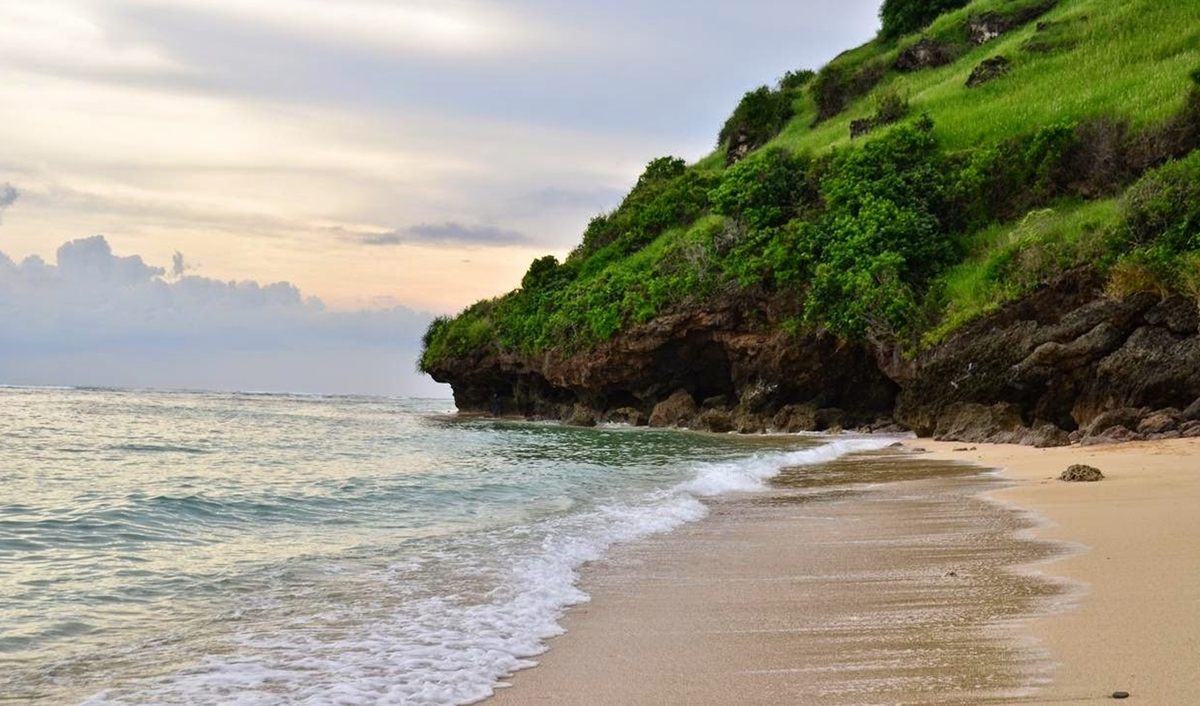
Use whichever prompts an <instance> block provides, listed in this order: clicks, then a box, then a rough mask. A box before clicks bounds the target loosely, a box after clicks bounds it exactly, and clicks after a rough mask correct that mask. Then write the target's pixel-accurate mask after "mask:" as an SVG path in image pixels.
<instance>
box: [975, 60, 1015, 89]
mask: <svg viewBox="0 0 1200 706" xmlns="http://www.w3.org/2000/svg"><path fill="white" fill-rule="evenodd" d="M1011 66H1012V64H1011V63H1010V62H1009V60H1008V59H1007V58H1005V57H1003V56H993V57H992V58H990V59H984V60H983V61H982V62H981V63H980V64H979V65H978V66H976V67H975V68H974V69H973V70H972V71H971V75H970V76H968V77H967V88H975V87H976V86H982V85H983V84H985V83H987V82H988V81H995V80H996V79H998V78H1000V77H1001V76H1003V75H1005V74H1007V73H1008V70H1009V69H1010V68H1011Z"/></svg>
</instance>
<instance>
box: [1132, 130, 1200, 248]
mask: <svg viewBox="0 0 1200 706" xmlns="http://www.w3.org/2000/svg"><path fill="white" fill-rule="evenodd" d="M1122 220H1123V226H1122V228H1121V232H1120V234H1121V235H1122V236H1123V238H1124V241H1125V245H1127V246H1129V247H1133V248H1140V247H1159V248H1163V249H1165V251H1166V252H1169V253H1181V252H1186V251H1188V250H1195V249H1197V248H1200V150H1197V151H1195V152H1192V153H1191V154H1190V155H1188V156H1187V157H1185V158H1184V159H1181V160H1176V161H1172V162H1168V163H1167V164H1165V165H1163V166H1162V167H1160V168H1158V169H1155V170H1154V171H1152V172H1150V173H1148V174H1146V175H1145V176H1143V177H1142V178H1141V179H1139V180H1138V181H1137V182H1136V183H1135V184H1134V185H1133V186H1131V187H1129V190H1128V191H1127V192H1126V193H1125V198H1124V199H1123V200H1122Z"/></svg>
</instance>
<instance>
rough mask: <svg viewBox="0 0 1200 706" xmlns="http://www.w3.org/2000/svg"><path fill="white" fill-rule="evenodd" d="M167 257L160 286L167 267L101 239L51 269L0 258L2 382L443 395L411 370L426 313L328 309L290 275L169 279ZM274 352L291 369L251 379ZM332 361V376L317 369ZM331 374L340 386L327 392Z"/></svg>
mask: <svg viewBox="0 0 1200 706" xmlns="http://www.w3.org/2000/svg"><path fill="white" fill-rule="evenodd" d="M176 255H177V257H176V258H175V262H174V263H173V267H172V273H173V274H175V275H176V276H177V277H178V278H177V279H176V280H174V281H167V280H166V279H164V277H165V275H166V273H167V271H166V269H164V268H162V267H155V266H151V265H147V264H146V263H145V262H144V261H143V260H142V258H141V257H140V256H137V255H130V256H118V255H115V254H114V253H113V252H112V248H111V247H110V246H109V244H108V242H107V240H106V239H105V238H104V237H103V236H99V235H97V236H93V237H90V238H83V239H80V240H74V241H71V242H68V243H65V244H63V245H62V246H61V247H60V248H58V251H57V262H56V264H53V265H51V264H48V263H46V262H44V261H43V260H42V259H41V258H39V257H36V256H32V257H28V258H26V259H25V260H24V261H22V262H21V263H20V264H16V263H14V262H13V260H12V259H11V258H9V257H8V256H7V255H5V254H3V253H0V377H3V379H0V383H19V384H28V383H36V384H99V385H113V384H125V385H150V384H154V385H160V386H169V387H197V386H200V387H218V388H232V389H239V388H240V389H247V388H253V389H267V388H268V387H274V388H276V389H286V390H290V391H313V392H383V393H391V394H430V393H433V394H444V393H442V389H441V388H440V387H437V386H434V385H433V384H432V383H431V382H430V381H428V380H422V379H421V378H419V377H418V376H417V375H416V374H415V373H414V372H413V370H414V368H415V365H414V363H415V359H416V355H417V352H418V349H419V340H420V336H421V334H422V333H423V332H424V331H425V328H426V327H427V326H428V324H429V321H430V320H431V316H430V315H429V314H425V313H420V312H416V311H413V310H411V309H408V308H406V307H404V306H391V307H390V308H386V309H375V310H361V311H352V312H337V311H329V310H327V309H326V308H325V305H324V304H323V303H322V302H321V301H320V300H319V299H317V298H315V297H306V296H304V295H303V294H302V293H301V292H300V290H299V289H298V288H297V287H295V286H294V285H292V284H291V283H289V282H274V283H270V284H260V283H258V282H255V281H221V280H216V279H210V278H207V277H199V276H194V275H186V274H183V276H179V275H180V274H181V273H183V272H184V271H185V270H186V269H187V268H186V265H185V261H184V258H183V256H182V254H179V253H176ZM272 355H278V356H279V357H280V360H287V361H288V364H287V366H286V367H287V369H288V370H290V371H292V373H294V374H292V375H291V377H287V376H282V372H280V371H276V373H274V374H273V377H272V378H271V379H272V380H273V382H272V384H271V385H265V384H257V383H256V382H255V380H254V379H253V378H252V377H249V376H248V371H251V370H257V371H261V370H263V369H265V368H267V367H269V366H267V365H266V364H265V361H268V360H270V358H271V356H272ZM205 360H208V361H209V362H208V363H204V362H203V361H205ZM339 360H340V361H342V364H344V365H345V366H346V369H345V370H343V371H342V373H340V377H339V375H333V373H332V372H331V371H329V370H327V369H325V368H326V367H327V366H329V365H331V364H337V361H339ZM55 361H57V363H55ZM172 361H176V363H177V364H173V363H172ZM217 361H219V364H217ZM238 361H243V362H244V363H245V364H244V365H243V364H241V363H239V362H238ZM306 361H307V362H306ZM365 361H373V362H371V363H370V364H369V365H368V364H367V363H366V362H365ZM198 364H199V365H200V367H197V365H198ZM56 365H57V367H56ZM364 365H366V366H367V367H365V368H364V367H363V366H364ZM381 365H384V366H385V367H386V369H384V370H381V369H380V366H381ZM306 366H307V367H306ZM372 366H373V367H372ZM142 369H144V370H146V371H150V370H153V371H155V372H154V375H153V376H152V377H149V378H145V377H139V374H140V373H139V371H140V370H142ZM305 370H307V371H308V372H309V373H311V377H306V375H305V373H304V371H305ZM148 374H149V373H148V372H147V375H148ZM318 379H319V380H323V381H324V382H323V383H322V385H325V386H326V389H314V387H313V385H314V383H313V381H314V380H318ZM334 380H341V381H342V382H341V383H338V384H340V385H342V386H343V387H342V388H340V389H328V386H329V385H333V384H334V383H333V381H334ZM335 387H336V386H335Z"/></svg>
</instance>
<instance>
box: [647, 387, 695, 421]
mask: <svg viewBox="0 0 1200 706" xmlns="http://www.w3.org/2000/svg"><path fill="white" fill-rule="evenodd" d="M696 412H697V409H696V400H694V399H692V396H691V395H689V394H688V393H687V390H676V391H675V392H674V393H672V394H671V396H670V397H668V398H667V399H665V400H663V401H662V402H659V403H658V404H656V405H654V411H653V412H651V413H650V426H652V427H677V426H686V425H687V424H688V423H690V422H691V420H692V418H693V417H695V416H696Z"/></svg>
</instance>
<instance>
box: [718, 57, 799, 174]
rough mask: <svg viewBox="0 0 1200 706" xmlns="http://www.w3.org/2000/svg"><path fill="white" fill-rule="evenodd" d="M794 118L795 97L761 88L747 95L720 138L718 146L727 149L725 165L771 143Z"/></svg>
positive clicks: (719, 135) (764, 87)
mask: <svg viewBox="0 0 1200 706" xmlns="http://www.w3.org/2000/svg"><path fill="white" fill-rule="evenodd" d="M785 78H786V77H785ZM791 118H792V97H791V95H790V94H789V93H788V92H786V91H783V90H780V91H772V90H771V89H770V88H767V87H766V86H760V87H758V88H756V89H754V90H753V91H750V92H749V93H747V94H746V95H745V96H743V97H742V100H741V102H740V103H738V106H737V108H736V109H735V110H734V111H733V115H731V116H729V119H728V120H726V121H725V124H724V125H723V126H722V127H721V132H720V133H719V134H718V136H717V143H718V144H723V145H725V146H726V151H725V161H726V163H728V164H732V163H734V162H736V161H738V160H739V159H741V158H742V157H745V156H746V154H748V153H749V152H750V151H751V150H755V149H758V148H759V147H762V146H763V145H765V144H767V143H768V142H770V141H771V138H773V137H775V136H776V135H778V134H779V132H780V131H781V130H783V128H784V126H785V125H787V122H788V120H791Z"/></svg>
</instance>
